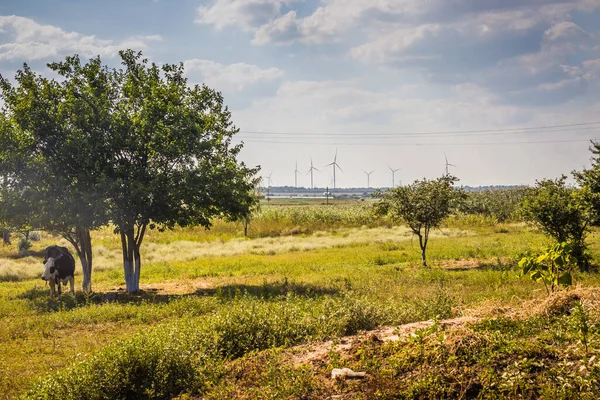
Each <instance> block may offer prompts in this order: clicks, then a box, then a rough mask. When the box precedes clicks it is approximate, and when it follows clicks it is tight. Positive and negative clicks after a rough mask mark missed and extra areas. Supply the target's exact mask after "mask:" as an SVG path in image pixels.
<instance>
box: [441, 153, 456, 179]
mask: <svg viewBox="0 0 600 400" xmlns="http://www.w3.org/2000/svg"><path fill="white" fill-rule="evenodd" d="M444 158H445V159H446V176H448V175H450V171H448V167H456V165H454V164H450V163H448V157H446V153H444Z"/></svg>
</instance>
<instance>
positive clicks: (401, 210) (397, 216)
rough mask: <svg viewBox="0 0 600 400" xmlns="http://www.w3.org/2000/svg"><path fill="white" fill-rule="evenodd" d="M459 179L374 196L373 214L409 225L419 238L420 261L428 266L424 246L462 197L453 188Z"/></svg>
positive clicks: (444, 178)
mask: <svg viewBox="0 0 600 400" xmlns="http://www.w3.org/2000/svg"><path fill="white" fill-rule="evenodd" d="M457 181H458V178H456V177H454V176H451V175H445V176H442V177H440V178H437V179H434V180H427V179H423V180H420V181H415V182H414V183H413V184H411V185H407V186H399V187H397V188H394V189H389V190H387V191H385V192H383V193H379V194H377V196H378V197H379V198H380V200H379V202H378V203H376V205H375V212H376V213H377V214H379V215H387V216H388V217H389V218H391V219H392V220H395V221H397V222H402V223H405V224H407V225H408V227H409V228H410V229H411V230H412V232H413V233H414V234H415V235H417V236H418V237H419V246H420V248H421V260H422V262H423V266H425V267H426V266H427V254H426V251H427V243H428V241H429V234H430V231H431V229H432V228H437V227H439V226H440V224H441V223H442V221H443V220H444V218H446V217H447V216H448V215H449V214H450V212H451V209H452V207H453V206H455V205H456V203H457V202H458V200H460V199H461V198H462V197H463V192H462V190H460V189H456V188H455V187H454V183H456V182H457Z"/></svg>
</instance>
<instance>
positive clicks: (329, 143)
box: [240, 138, 599, 147]
mask: <svg viewBox="0 0 600 400" xmlns="http://www.w3.org/2000/svg"><path fill="white" fill-rule="evenodd" d="M591 140H594V141H597V140H599V139H593V138H590V139H574V140H535V141H520V142H479V143H394V142H388V143H345V142H306V141H305V142H294V141H285V142H283V141H270V140H243V139H241V140H240V141H242V142H244V143H267V144H305V145H309V144H311V145H313V144H319V145H331V146H403V147H434V146H502V145H527V144H550V143H578V142H589V141H591Z"/></svg>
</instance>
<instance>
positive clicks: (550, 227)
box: [522, 175, 591, 270]
mask: <svg viewBox="0 0 600 400" xmlns="http://www.w3.org/2000/svg"><path fill="white" fill-rule="evenodd" d="M566 179H567V177H566V176H564V175H563V176H562V177H560V178H558V179H544V180H541V181H538V182H536V185H535V187H533V188H530V189H528V191H527V194H526V195H525V198H524V200H523V204H522V212H523V216H524V218H525V219H526V220H528V221H530V222H532V223H533V224H535V225H536V226H537V227H538V228H540V229H541V230H542V231H543V232H544V233H545V234H547V235H548V236H550V237H552V238H554V239H555V240H556V241H557V242H558V243H563V242H564V243H568V244H569V245H570V247H571V252H572V253H571V254H572V256H573V257H574V258H575V259H576V261H577V265H578V266H579V268H580V269H581V270H587V268H588V257H587V255H586V254H585V249H586V244H585V238H586V237H587V235H588V233H589V223H590V221H591V214H590V208H589V203H588V202H587V201H586V200H585V199H584V197H583V196H582V192H581V190H579V189H576V188H572V187H568V186H567V185H566V183H565V182H566Z"/></svg>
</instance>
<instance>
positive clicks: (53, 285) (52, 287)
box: [49, 279, 56, 297]
mask: <svg viewBox="0 0 600 400" xmlns="http://www.w3.org/2000/svg"><path fill="white" fill-rule="evenodd" d="M49 284H50V294H51V295H52V297H54V296H56V283H55V282H54V279H50V281H49Z"/></svg>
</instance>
